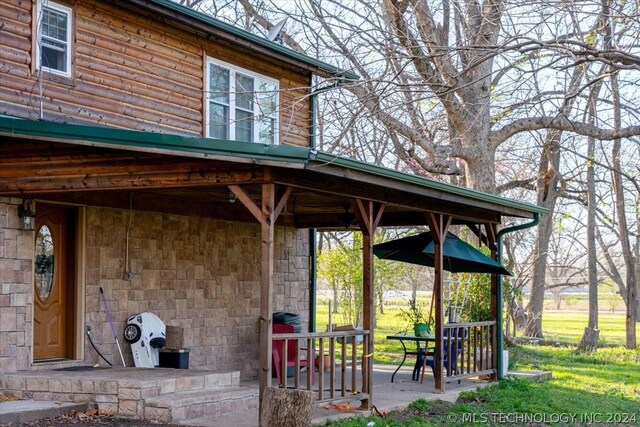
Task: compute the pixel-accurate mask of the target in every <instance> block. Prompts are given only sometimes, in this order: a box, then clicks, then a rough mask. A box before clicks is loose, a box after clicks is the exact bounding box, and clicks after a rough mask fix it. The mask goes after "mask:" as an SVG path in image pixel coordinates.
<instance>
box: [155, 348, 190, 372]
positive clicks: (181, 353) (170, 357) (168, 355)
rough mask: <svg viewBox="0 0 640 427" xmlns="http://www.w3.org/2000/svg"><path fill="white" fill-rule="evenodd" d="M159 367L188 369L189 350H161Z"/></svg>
mask: <svg viewBox="0 0 640 427" xmlns="http://www.w3.org/2000/svg"><path fill="white" fill-rule="evenodd" d="M160 367H161V368H174V369H189V349H188V348H176V349H164V348H163V349H162V350H160Z"/></svg>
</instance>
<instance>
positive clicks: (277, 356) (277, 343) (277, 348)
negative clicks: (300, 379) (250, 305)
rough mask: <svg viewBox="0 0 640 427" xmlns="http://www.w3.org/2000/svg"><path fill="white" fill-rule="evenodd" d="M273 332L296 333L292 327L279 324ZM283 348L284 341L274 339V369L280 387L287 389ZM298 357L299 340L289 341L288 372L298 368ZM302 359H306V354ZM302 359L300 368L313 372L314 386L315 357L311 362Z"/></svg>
mask: <svg viewBox="0 0 640 427" xmlns="http://www.w3.org/2000/svg"><path fill="white" fill-rule="evenodd" d="M272 331H273V333H274V334H291V333H293V332H294V330H293V326H292V325H286V324H278V323H274V324H273V329H272ZM283 348H284V340H276V339H274V340H273V341H272V344H271V357H272V360H273V366H272V367H273V369H274V370H275V372H276V376H277V377H278V385H279V386H280V387H286V381H287V376H288V375H287V373H286V372H285V375H282V357H283V355H282V353H283ZM305 353H306V352H305ZM297 357H298V340H296V339H289V340H287V370H288V368H289V367H295V366H296V359H297ZM302 357H304V354H303V355H302ZM302 357H301V359H300V368H307V369H310V370H311V384H313V381H314V376H315V373H314V369H313V357H312V358H311V361H308V360H307V359H305V358H302ZM297 374H298V373H297V372H296V375H297Z"/></svg>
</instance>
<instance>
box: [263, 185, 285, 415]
mask: <svg viewBox="0 0 640 427" xmlns="http://www.w3.org/2000/svg"><path fill="white" fill-rule="evenodd" d="M274 205H275V185H273V184H263V185H262V219H263V220H262V221H261V227H260V228H261V253H262V259H261V260H260V412H258V413H259V414H261V413H262V402H263V398H264V392H265V390H266V389H267V387H270V386H271V344H272V343H271V313H272V312H273V303H272V299H271V295H272V294H273V237H274V230H273V229H274V226H273V223H274V222H275V221H273V218H272V213H273V208H274ZM285 375H286V373H285ZM261 424H262V421H261Z"/></svg>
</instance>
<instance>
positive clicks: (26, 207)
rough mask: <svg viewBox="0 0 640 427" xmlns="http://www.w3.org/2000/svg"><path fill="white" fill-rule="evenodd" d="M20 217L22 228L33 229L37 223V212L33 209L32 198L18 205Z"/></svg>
mask: <svg viewBox="0 0 640 427" xmlns="http://www.w3.org/2000/svg"><path fill="white" fill-rule="evenodd" d="M18 217H20V230H28V231H33V230H34V229H35V225H36V214H35V213H34V212H33V211H32V210H31V199H25V200H23V201H22V204H21V205H20V206H18Z"/></svg>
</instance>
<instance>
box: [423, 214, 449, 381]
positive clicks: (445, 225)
mask: <svg viewBox="0 0 640 427" xmlns="http://www.w3.org/2000/svg"><path fill="white" fill-rule="evenodd" d="M426 217H427V223H428V224H429V231H430V232H431V236H432V237H433V242H434V244H435V254H434V262H433V269H434V272H435V277H434V280H433V297H432V298H433V299H434V305H435V308H436V310H435V311H436V313H435V318H436V319H435V320H436V322H435V323H436V324H435V327H436V344H435V349H434V364H435V369H434V373H435V386H436V391H439V392H441V393H443V392H444V389H445V385H444V381H443V380H442V368H443V348H442V347H443V345H442V344H443V343H442V338H443V330H442V327H443V323H444V309H443V307H442V297H443V295H442V284H443V277H442V270H443V268H442V267H443V258H442V244H443V242H444V239H445V237H446V235H447V230H448V229H449V225H450V224H451V217H449V216H446V215H441V214H434V213H427V214H426Z"/></svg>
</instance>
